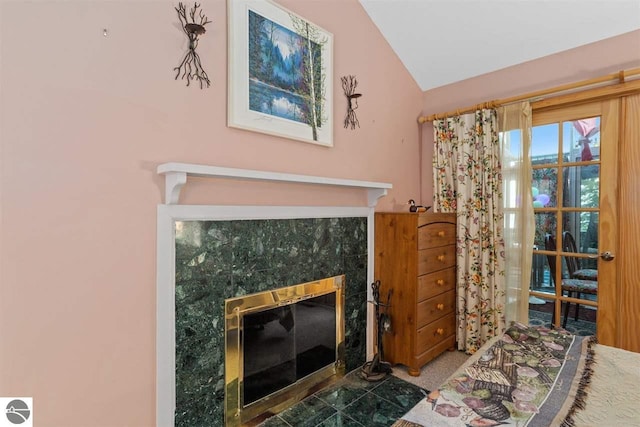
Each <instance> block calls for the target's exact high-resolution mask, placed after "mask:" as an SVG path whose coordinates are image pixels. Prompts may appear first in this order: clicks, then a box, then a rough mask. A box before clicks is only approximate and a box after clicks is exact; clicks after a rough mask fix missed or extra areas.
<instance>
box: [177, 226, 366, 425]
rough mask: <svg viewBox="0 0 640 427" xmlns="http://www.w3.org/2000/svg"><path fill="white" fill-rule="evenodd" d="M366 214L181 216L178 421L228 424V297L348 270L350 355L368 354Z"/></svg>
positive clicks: (351, 365)
mask: <svg viewBox="0 0 640 427" xmlns="http://www.w3.org/2000/svg"><path fill="white" fill-rule="evenodd" d="M366 221H367V219H366V218H311V219H287V220H252V221H179V222H176V288H175V289H176V290H175V292H176V296H175V310H176V311H175V312H176V320H175V324H176V329H175V339H176V366H175V369H176V372H175V374H176V412H175V425H176V426H198V425H203V426H205V425H206V426H222V425H224V390H225V387H224V384H225V378H224V348H225V346H224V301H225V299H226V298H232V297H237V296H242V295H246V294H252V293H256V292H261V291H265V290H272V289H276V288H280V287H284V286H290V285H293V284H297V283H302V282H309V281H312V280H317V279H319V278H324V277H329V276H336V275H339V274H345V276H346V278H347V279H346V288H345V306H346V310H345V313H346V316H345V317H346V319H345V320H346V322H345V362H346V370H347V371H350V370H352V369H355V368H356V367H358V366H360V365H362V364H363V363H364V362H365V358H366V354H365V353H366V349H365V344H366V335H365V334H366V309H367V307H366V293H367V224H366Z"/></svg>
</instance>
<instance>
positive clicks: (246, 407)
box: [225, 275, 345, 426]
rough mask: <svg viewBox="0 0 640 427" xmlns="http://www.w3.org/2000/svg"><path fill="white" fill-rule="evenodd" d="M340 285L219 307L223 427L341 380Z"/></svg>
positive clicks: (336, 280) (333, 282)
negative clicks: (222, 309) (222, 346)
mask: <svg viewBox="0 0 640 427" xmlns="http://www.w3.org/2000/svg"><path fill="white" fill-rule="evenodd" d="M344 281H345V276H344V275H342V276H335V277H330V278H326V279H322V280H317V281H313V282H308V283H303V284H299V285H294V286H288V287H284V288H280V289H276V290H270V291H266V292H261V293H256V294H251V295H244V296H241V297H236V298H231V299H227V300H225V378H226V380H225V383H226V393H225V419H226V425H228V426H239V425H242V424H243V423H246V422H247V421H250V420H252V419H254V418H255V417H257V416H259V415H261V414H266V413H276V412H279V410H281V409H282V408H286V407H288V406H290V405H292V404H293V403H295V402H296V401H298V400H301V399H302V398H304V397H305V396H306V395H307V394H308V393H309V392H310V391H311V390H312V389H313V387H315V386H317V385H318V384H320V383H321V382H323V381H327V380H329V379H330V378H331V377H339V376H342V375H344V371H345V354H344V336H345V333H344V330H345V326H344V292H343V290H344Z"/></svg>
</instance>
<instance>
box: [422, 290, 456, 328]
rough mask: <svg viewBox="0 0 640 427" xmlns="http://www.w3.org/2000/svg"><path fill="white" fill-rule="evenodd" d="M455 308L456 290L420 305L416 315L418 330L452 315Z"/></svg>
mask: <svg viewBox="0 0 640 427" xmlns="http://www.w3.org/2000/svg"><path fill="white" fill-rule="evenodd" d="M455 308H456V291H454V290H451V291H449V292H445V293H444V294H440V295H438V296H435V297H433V298H430V299H428V300H426V301H422V302H421V303H418V312H417V314H416V318H417V325H418V328H421V327H423V326H424V325H426V324H429V323H431V322H433V321H434V320H437V319H439V318H441V317H442V316H445V315H447V314H449V313H452V312H453V311H455Z"/></svg>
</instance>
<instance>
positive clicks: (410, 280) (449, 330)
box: [374, 212, 456, 375]
mask: <svg viewBox="0 0 640 427" xmlns="http://www.w3.org/2000/svg"><path fill="white" fill-rule="evenodd" d="M374 251H375V260H374V263H375V267H374V269H375V270H374V275H375V279H376V280H380V297H381V298H382V299H383V302H385V299H386V297H387V294H388V292H389V289H392V292H393V293H392V296H391V306H390V307H389V308H388V313H389V314H390V316H391V328H392V331H391V332H389V333H385V334H384V336H383V345H384V355H383V356H384V360H385V361H387V362H389V363H391V364H398V363H400V364H403V365H406V366H407V367H408V368H409V374H410V375H419V374H420V368H421V367H422V366H423V365H424V364H425V363H427V362H429V361H430V360H431V359H433V358H435V357H436V356H438V355H439V354H440V353H442V352H443V351H445V350H447V349H454V348H455V342H456V317H455V311H456V288H455V282H456V215H455V214H449V213H446V214H444V213H428V212H427V213H411V212H393V213H386V212H377V213H376V214H375V249H374Z"/></svg>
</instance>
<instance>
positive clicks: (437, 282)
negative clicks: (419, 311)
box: [436, 279, 444, 286]
mask: <svg viewBox="0 0 640 427" xmlns="http://www.w3.org/2000/svg"><path fill="white" fill-rule="evenodd" d="M436 285H438V286H442V285H444V280H442V279H438V280H436Z"/></svg>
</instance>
